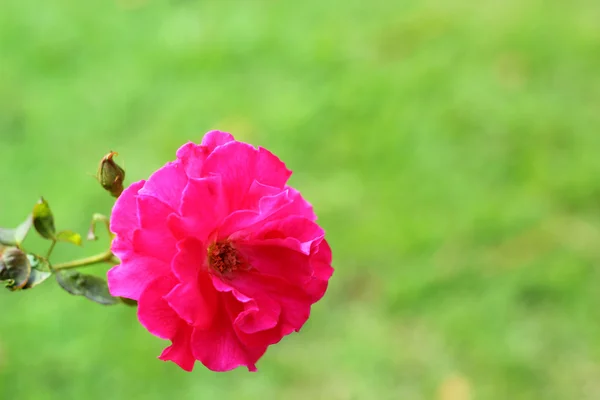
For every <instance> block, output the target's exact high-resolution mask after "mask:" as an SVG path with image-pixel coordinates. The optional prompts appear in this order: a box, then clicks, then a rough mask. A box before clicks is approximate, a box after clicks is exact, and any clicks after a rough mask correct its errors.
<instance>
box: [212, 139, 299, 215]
mask: <svg viewBox="0 0 600 400" xmlns="http://www.w3.org/2000/svg"><path fill="white" fill-rule="evenodd" d="M202 174H203V176H208V175H212V174H214V175H220V176H221V178H222V181H223V187H224V190H225V194H226V196H227V198H228V199H229V206H230V208H229V209H230V210H237V209H239V208H240V206H241V205H242V204H243V199H244V196H245V195H246V193H247V192H248V190H249V188H250V186H251V185H252V182H253V181H255V180H256V181H258V182H260V183H262V184H264V185H268V186H277V187H283V185H284V184H285V182H286V181H287V179H288V178H289V176H290V174H291V172H290V171H289V170H288V169H287V168H285V165H284V164H283V163H282V162H281V161H280V160H279V159H278V158H277V157H275V156H274V155H273V154H272V153H270V152H268V151H267V150H264V149H260V150H256V149H255V148H254V147H252V146H250V145H249V144H246V143H242V142H235V141H234V142H229V143H226V144H224V145H222V146H219V147H217V148H216V149H215V150H214V151H213V152H212V153H211V154H210V155H209V156H208V158H207V159H206V162H205V163H204V166H203V168H202Z"/></svg>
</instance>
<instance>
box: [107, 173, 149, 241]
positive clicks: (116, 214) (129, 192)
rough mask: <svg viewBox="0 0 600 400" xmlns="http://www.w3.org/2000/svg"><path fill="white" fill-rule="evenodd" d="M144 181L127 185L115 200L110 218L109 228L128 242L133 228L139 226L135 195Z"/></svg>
mask: <svg viewBox="0 0 600 400" xmlns="http://www.w3.org/2000/svg"><path fill="white" fill-rule="evenodd" d="M144 183H145V181H139V182H135V183H132V184H131V185H129V187H128V188H127V189H125V190H124V191H123V193H121V196H119V198H118V199H117V201H116V202H115V205H114V207H113V210H112V216H111V219H110V230H111V231H112V232H113V233H115V234H117V235H118V236H120V237H121V238H122V239H123V240H125V241H128V242H130V241H131V235H132V234H133V231H134V229H136V228H138V227H139V220H138V212H137V206H136V197H137V194H138V192H139V190H140V189H141V188H142V187H143V186H144Z"/></svg>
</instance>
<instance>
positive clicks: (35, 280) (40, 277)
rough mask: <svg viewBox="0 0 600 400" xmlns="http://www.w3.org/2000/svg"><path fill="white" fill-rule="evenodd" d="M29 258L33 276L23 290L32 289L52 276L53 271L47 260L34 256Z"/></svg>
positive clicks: (31, 255)
mask: <svg viewBox="0 0 600 400" xmlns="http://www.w3.org/2000/svg"><path fill="white" fill-rule="evenodd" d="M27 258H28V259H29V263H30V264H31V274H30V275H29V279H28V280H27V283H26V284H25V286H23V290H25V289H31V288H32V287H35V286H37V285H39V284H40V283H42V282H44V281H45V280H46V279H48V278H50V277H51V276H52V270H51V269H50V264H49V263H48V261H47V260H45V259H43V258H40V257H38V256H36V255H34V254H28V255H27Z"/></svg>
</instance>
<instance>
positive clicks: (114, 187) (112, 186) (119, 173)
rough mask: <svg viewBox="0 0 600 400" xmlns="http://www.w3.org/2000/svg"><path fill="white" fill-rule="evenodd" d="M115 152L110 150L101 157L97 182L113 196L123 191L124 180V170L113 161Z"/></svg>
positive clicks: (117, 195)
mask: <svg viewBox="0 0 600 400" xmlns="http://www.w3.org/2000/svg"><path fill="white" fill-rule="evenodd" d="M116 155H117V153H115V152H114V151H111V152H110V153H108V154H107V155H105V156H104V158H102V161H100V166H99V167H98V174H97V178H98V182H100V184H101V185H102V187H103V188H104V189H105V190H106V191H108V192H109V193H110V194H111V195H112V196H113V197H119V196H120V195H121V193H122V192H123V181H124V180H125V170H123V168H121V167H119V166H118V165H117V163H115V162H114V160H113V157H114V156H116Z"/></svg>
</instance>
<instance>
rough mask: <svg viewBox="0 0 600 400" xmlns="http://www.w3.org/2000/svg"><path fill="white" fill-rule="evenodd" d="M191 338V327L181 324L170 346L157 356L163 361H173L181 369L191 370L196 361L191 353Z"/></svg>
mask: <svg viewBox="0 0 600 400" xmlns="http://www.w3.org/2000/svg"><path fill="white" fill-rule="evenodd" d="M191 340H192V328H191V327H189V326H187V325H186V324H181V325H180V326H179V328H178V330H177V333H176V334H175V337H174V338H173V340H172V344H171V346H169V347H167V348H166V349H165V350H164V351H163V352H162V354H161V355H160V356H159V357H158V358H159V359H160V360H163V361H173V362H174V363H175V364H177V365H179V366H180V367H181V368H182V369H183V370H185V371H188V372H191V371H192V370H193V369H194V364H195V363H196V359H195V358H194V355H193V354H192V347H191Z"/></svg>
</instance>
